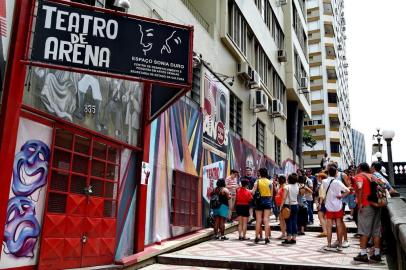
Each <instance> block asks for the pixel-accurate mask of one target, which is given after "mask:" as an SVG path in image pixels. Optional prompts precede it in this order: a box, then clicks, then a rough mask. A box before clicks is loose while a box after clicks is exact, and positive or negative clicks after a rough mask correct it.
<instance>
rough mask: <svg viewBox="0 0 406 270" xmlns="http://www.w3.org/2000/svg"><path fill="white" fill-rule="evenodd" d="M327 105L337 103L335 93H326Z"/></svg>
mask: <svg viewBox="0 0 406 270" xmlns="http://www.w3.org/2000/svg"><path fill="white" fill-rule="evenodd" d="M328 103H337V94H336V93H328Z"/></svg>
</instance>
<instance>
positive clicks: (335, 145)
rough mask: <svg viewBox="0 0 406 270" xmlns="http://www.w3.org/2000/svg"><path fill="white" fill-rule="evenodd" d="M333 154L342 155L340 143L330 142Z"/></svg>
mask: <svg viewBox="0 0 406 270" xmlns="http://www.w3.org/2000/svg"><path fill="white" fill-rule="evenodd" d="M330 149H331V153H340V143H339V142H330Z"/></svg>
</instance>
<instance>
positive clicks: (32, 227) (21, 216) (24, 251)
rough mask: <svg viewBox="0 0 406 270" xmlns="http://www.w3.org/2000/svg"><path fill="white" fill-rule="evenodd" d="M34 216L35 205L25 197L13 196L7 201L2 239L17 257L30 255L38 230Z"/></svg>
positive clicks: (9, 250) (32, 254)
mask: <svg viewBox="0 0 406 270" xmlns="http://www.w3.org/2000/svg"><path fill="white" fill-rule="evenodd" d="M39 227H40V226H39V223H38V221H37V219H36V218H35V205H34V203H33V202H32V201H31V200H30V199H28V198H27V197H20V196H19V197H14V198H12V199H11V200H10V201H9V202H8V207H7V221H6V226H5V230H4V241H5V244H6V247H7V249H8V253H11V254H13V255H15V256H17V257H32V256H34V253H33V250H34V247H35V244H36V242H37V237H38V235H39V232H40V228H39Z"/></svg>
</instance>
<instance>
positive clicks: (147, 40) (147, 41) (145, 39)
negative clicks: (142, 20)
mask: <svg viewBox="0 0 406 270" xmlns="http://www.w3.org/2000/svg"><path fill="white" fill-rule="evenodd" d="M138 26H139V27H140V33H141V37H140V45H141V46H142V51H143V52H144V55H147V52H148V51H150V50H151V49H152V46H153V43H152V41H153V38H154V29H152V28H150V29H143V28H142V26H141V25H140V24H139V25H138Z"/></svg>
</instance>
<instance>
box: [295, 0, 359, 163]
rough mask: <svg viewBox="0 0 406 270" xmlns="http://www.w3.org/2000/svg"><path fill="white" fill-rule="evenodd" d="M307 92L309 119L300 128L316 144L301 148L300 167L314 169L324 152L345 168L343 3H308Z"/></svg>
mask: <svg viewBox="0 0 406 270" xmlns="http://www.w3.org/2000/svg"><path fill="white" fill-rule="evenodd" d="M306 5H307V25H308V35H309V61H310V90H311V107H312V116H311V117H308V118H306V119H305V122H304V129H305V130H308V131H309V132H310V133H311V134H312V135H313V137H314V138H315V139H316V140H317V144H316V145H315V146H314V147H312V148H310V147H306V148H305V149H304V153H303V155H304V164H305V167H307V168H318V167H319V165H320V160H321V158H322V156H323V155H324V153H327V154H328V155H329V157H330V158H331V159H332V160H334V161H336V162H338V163H339V167H340V168H346V167H348V165H350V164H351V163H352V162H353V150H352V135H351V119H350V110H349V97H348V71H347V68H348V63H347V58H346V45H345V40H346V35H345V30H346V29H345V28H346V25H345V14H344V1H343V0H308V1H307V2H306Z"/></svg>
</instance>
